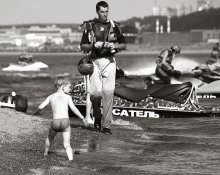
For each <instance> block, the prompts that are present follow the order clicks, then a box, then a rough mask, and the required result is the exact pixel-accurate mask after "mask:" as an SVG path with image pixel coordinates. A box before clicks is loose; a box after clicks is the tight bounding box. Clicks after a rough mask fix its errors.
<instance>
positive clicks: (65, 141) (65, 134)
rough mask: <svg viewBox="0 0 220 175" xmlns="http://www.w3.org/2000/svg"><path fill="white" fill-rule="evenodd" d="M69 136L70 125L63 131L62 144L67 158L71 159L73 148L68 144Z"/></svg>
mask: <svg viewBox="0 0 220 175" xmlns="http://www.w3.org/2000/svg"><path fill="white" fill-rule="evenodd" d="M70 136H71V129H70V126H69V127H68V128H67V129H66V131H65V132H63V146H64V148H65V149H66V154H67V157H68V159H69V160H73V150H72V148H71V146H70Z"/></svg>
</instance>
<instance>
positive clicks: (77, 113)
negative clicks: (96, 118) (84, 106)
mask: <svg viewBox="0 0 220 175" xmlns="http://www.w3.org/2000/svg"><path fill="white" fill-rule="evenodd" d="M69 107H70V109H71V110H72V111H73V112H74V113H75V114H76V115H77V117H79V118H80V119H82V120H83V123H84V124H85V125H87V122H86V119H85V118H84V117H83V115H82V114H81V112H80V111H79V110H78V109H77V107H76V106H75V105H74V103H73V100H72V97H71V96H69Z"/></svg>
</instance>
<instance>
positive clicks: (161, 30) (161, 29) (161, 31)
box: [160, 25, 163, 33]
mask: <svg viewBox="0 0 220 175" xmlns="http://www.w3.org/2000/svg"><path fill="white" fill-rule="evenodd" d="M160 33H163V25H161V26H160Z"/></svg>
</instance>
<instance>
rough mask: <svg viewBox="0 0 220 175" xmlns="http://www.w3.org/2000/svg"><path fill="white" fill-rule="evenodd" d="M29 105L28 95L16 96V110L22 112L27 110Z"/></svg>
mask: <svg viewBox="0 0 220 175" xmlns="http://www.w3.org/2000/svg"><path fill="white" fill-rule="evenodd" d="M27 107H28V101H27V98H26V97H23V96H22V95H16V96H15V110H16V111H20V112H26V111H27Z"/></svg>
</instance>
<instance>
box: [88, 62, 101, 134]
mask: <svg viewBox="0 0 220 175" xmlns="http://www.w3.org/2000/svg"><path fill="white" fill-rule="evenodd" d="M96 62H98V61H95V62H94V71H93V73H92V75H91V76H90V99H91V102H92V108H93V117H94V118H95V121H94V127H95V129H98V130H101V117H102V114H101V109H100V106H101V98H102V81H101V75H100V70H99V67H98V65H99V64H98V63H97V64H96Z"/></svg>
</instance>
